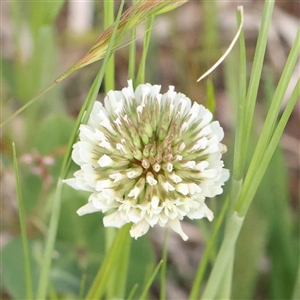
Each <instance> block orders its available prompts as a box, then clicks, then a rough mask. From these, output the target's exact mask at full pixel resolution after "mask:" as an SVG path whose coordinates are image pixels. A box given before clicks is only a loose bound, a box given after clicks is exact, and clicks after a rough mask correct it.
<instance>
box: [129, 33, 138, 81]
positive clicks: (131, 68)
mask: <svg viewBox="0 0 300 300" xmlns="http://www.w3.org/2000/svg"><path fill="white" fill-rule="evenodd" d="M135 40H136V29H135V28H133V29H132V30H131V32H130V45H129V63H128V79H134V77H135V63H136V60H135V58H136V44H135ZM133 84H134V83H133Z"/></svg>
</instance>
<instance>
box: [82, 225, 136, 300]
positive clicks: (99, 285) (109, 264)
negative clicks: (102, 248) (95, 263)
mask: <svg viewBox="0 0 300 300" xmlns="http://www.w3.org/2000/svg"><path fill="white" fill-rule="evenodd" d="M129 226H130V224H127V225H125V226H123V227H122V228H121V229H120V230H119V231H118V232H117V234H116V237H115V239H114V241H113V243H112V245H111V247H110V251H109V253H108V254H107V255H106V256H105V259H104V261H103V263H102V265H101V268H100V269H99V271H98V273H97V275H96V277H95V279H94V281H93V284H92V286H91V288H90V290H89V292H88V294H87V295H86V298H85V299H101V297H102V296H103V295H104V293H105V291H106V289H107V283H108V282H109V280H110V278H111V275H113V273H114V271H115V267H116V266H117V265H118V261H119V259H122V257H121V253H122V250H123V245H124V243H125V240H126V238H127V237H128V235H129Z"/></svg>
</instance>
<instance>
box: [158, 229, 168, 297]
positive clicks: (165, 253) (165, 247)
mask: <svg viewBox="0 0 300 300" xmlns="http://www.w3.org/2000/svg"><path fill="white" fill-rule="evenodd" d="M167 240H168V230H167V229H166V230H165V236H164V244H163V255H162V261H163V263H162V267H161V272H160V293H159V299H160V300H165V299H166V278H167V260H168V245H167Z"/></svg>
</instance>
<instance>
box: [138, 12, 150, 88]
mask: <svg viewBox="0 0 300 300" xmlns="http://www.w3.org/2000/svg"><path fill="white" fill-rule="evenodd" d="M153 23H154V17H152V18H151V19H150V20H149V21H148V23H147V27H146V34H145V37H144V45H143V53H142V57H141V61H140V65H139V70H138V75H137V78H136V81H135V84H136V85H139V84H141V83H145V69H146V58H147V54H148V49H149V44H150V38H151V32H152V28H153Z"/></svg>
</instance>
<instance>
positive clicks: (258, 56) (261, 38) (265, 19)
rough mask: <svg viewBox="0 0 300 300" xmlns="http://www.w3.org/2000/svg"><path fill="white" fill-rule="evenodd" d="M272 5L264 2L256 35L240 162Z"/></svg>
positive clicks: (244, 146) (255, 95)
mask: <svg viewBox="0 0 300 300" xmlns="http://www.w3.org/2000/svg"><path fill="white" fill-rule="evenodd" d="M274 4H275V1H274V0H270V1H265V5H264V11H263V15H262V19H261V20H262V23H261V27H260V30H259V34H258V40H257V45H256V48H255V54H254V60H253V66H252V71H251V76H250V81H249V86H248V92H247V97H246V108H245V112H246V113H245V116H244V122H243V123H242V124H243V125H244V126H243V129H241V130H242V133H243V151H241V155H242V158H241V159H240V160H241V162H245V161H246V154H247V151H246V149H248V143H249V135H250V130H251V127H252V119H253V114H254V108H255V103H256V98H257V92H258V86H259V82H260V77H261V72H262V67H263V62H264V57H265V52H266V46H267V41H268V33H269V28H270V24H271V21H272V13H273V9H274Z"/></svg>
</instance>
